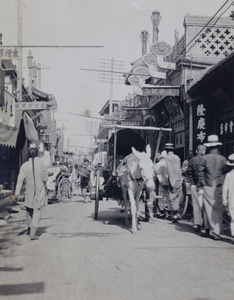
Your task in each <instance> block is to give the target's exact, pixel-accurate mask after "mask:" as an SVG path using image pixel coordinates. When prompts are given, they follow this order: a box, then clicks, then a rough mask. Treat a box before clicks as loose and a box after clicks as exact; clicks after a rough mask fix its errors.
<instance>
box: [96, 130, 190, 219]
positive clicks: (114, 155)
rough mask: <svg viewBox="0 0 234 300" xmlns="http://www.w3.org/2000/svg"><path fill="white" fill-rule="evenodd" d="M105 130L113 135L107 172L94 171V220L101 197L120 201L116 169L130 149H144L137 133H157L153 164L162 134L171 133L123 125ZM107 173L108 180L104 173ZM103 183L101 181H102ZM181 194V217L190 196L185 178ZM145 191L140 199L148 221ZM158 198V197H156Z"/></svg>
mask: <svg viewBox="0 0 234 300" xmlns="http://www.w3.org/2000/svg"><path fill="white" fill-rule="evenodd" d="M103 127H105V128H110V129H114V133H113V134H112V136H111V137H110V139H109V142H108V147H109V151H108V160H109V164H110V168H109V170H105V169H104V168H103V167H101V166H99V167H97V168H96V171H95V186H94V187H93V188H92V191H91V199H92V200H95V208H94V218H95V219H97V218H98V209H99V201H100V200H103V197H106V198H107V199H108V198H111V199H114V200H121V199H122V192H121V188H120V187H119V186H118V184H117V178H116V169H117V165H118V163H119V161H120V160H121V158H123V157H124V156H127V155H128V154H130V153H131V147H132V146H133V147H135V148H136V150H138V151H143V150H144V148H145V141H144V140H143V138H142V137H141V136H140V134H139V133H137V131H140V130H147V131H158V132H159V134H158V139H157V145H156V150H155V157H154V162H155V161H156V153H157V152H158V150H159V145H160V142H161V137H162V133H163V132H168V131H171V130H172V129H171V128H159V127H149V126H123V125H103ZM108 172H109V178H108V179H107V176H106V174H105V173H108ZM101 177H105V180H104V182H105V185H100V178H101ZM102 181H103V180H102ZM182 193H183V197H182V199H181V202H180V215H181V217H183V216H184V215H185V213H186V210H187V206H188V201H189V194H190V183H189V180H187V178H185V179H184V180H183V183H182ZM146 194H147V193H146V190H143V194H142V198H143V201H144V202H145V218H146V220H147V219H149V208H148V206H147V201H146ZM157 197H159V196H157Z"/></svg>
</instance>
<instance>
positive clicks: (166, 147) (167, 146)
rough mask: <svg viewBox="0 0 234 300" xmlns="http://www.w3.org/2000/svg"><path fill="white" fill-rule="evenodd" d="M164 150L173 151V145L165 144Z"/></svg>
mask: <svg viewBox="0 0 234 300" xmlns="http://www.w3.org/2000/svg"><path fill="white" fill-rule="evenodd" d="M164 149H165V150H175V147H174V144H172V143H166V144H165V146H164Z"/></svg>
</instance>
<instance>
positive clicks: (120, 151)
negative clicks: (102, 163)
mask: <svg viewBox="0 0 234 300" xmlns="http://www.w3.org/2000/svg"><path fill="white" fill-rule="evenodd" d="M131 147H134V148H135V149H136V150H138V151H141V152H142V151H144V150H145V141H144V139H143V138H142V137H141V136H140V134H139V133H137V132H136V131H135V130H133V129H122V130H118V131H117V142H116V154H117V155H123V156H127V155H129V154H130V153H131V152H132V149H131ZM109 155H114V134H112V136H111V137H110V139H109Z"/></svg>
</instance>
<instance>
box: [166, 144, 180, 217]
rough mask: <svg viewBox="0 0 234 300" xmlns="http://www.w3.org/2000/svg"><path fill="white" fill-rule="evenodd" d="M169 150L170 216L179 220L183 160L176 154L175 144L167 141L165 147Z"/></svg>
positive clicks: (167, 158) (167, 161)
mask: <svg viewBox="0 0 234 300" xmlns="http://www.w3.org/2000/svg"><path fill="white" fill-rule="evenodd" d="M164 150H166V152H167V156H166V157H165V161H166V164H167V171H168V183H169V185H168V213H169V215H168V218H169V219H172V222H177V221H178V220H179V219H180V218H181V216H180V213H179V205H180V201H181V197H182V170H181V161H180V158H179V156H178V155H176V154H174V150H175V148H174V145H173V144H172V143H167V144H166V145H165V147H164Z"/></svg>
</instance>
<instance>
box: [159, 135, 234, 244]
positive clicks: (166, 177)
mask: <svg viewBox="0 0 234 300" xmlns="http://www.w3.org/2000/svg"><path fill="white" fill-rule="evenodd" d="M221 145H222V143H221V142H220V141H219V139H218V136H217V135H210V136H208V139H207V143H204V144H201V145H198V147H197V149H196V155H195V156H194V157H191V153H189V158H188V159H187V161H186V163H183V164H182V165H181V162H180V158H179V157H178V156H177V155H175V154H174V150H175V149H174V146H173V144H166V145H165V148H164V151H162V153H161V154H160V155H159V154H158V155H157V160H156V164H155V174H156V182H157V193H158V195H159V196H160V198H159V199H158V203H157V206H158V210H159V212H160V214H159V215H158V217H159V218H165V219H170V220H172V222H177V221H178V220H179V219H180V217H181V216H180V214H179V202H180V199H181V197H182V180H183V178H182V173H183V172H182V171H184V172H186V174H187V176H188V177H189V179H190V182H191V197H192V207H193V224H194V227H195V231H196V232H198V233H201V236H203V237H212V238H213V239H214V240H221V233H222V232H223V214H224V211H226V212H227V213H228V214H229V216H230V220H231V221H230V224H231V235H232V236H233V237H234V154H231V155H230V156H229V157H228V159H226V158H225V157H224V156H222V155H221V154H220V146H221ZM182 169H183V170H182ZM203 229H204V232H202V230H203Z"/></svg>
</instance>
